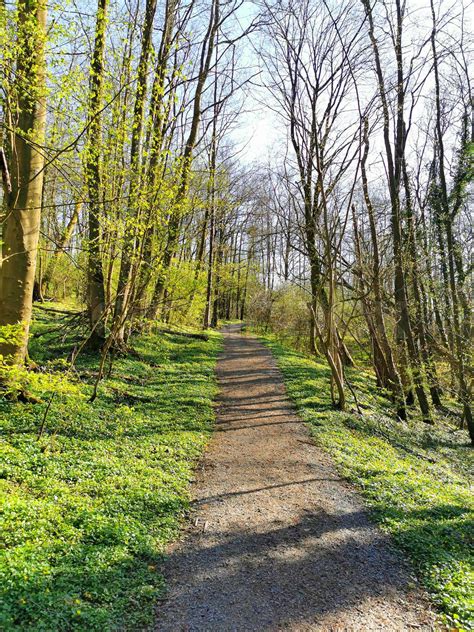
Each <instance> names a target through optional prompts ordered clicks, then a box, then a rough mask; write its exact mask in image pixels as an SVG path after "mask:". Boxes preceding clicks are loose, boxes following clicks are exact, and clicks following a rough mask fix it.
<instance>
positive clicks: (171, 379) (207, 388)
mask: <svg viewBox="0 0 474 632" xmlns="http://www.w3.org/2000/svg"><path fill="white" fill-rule="evenodd" d="M51 322H52V319H51V316H50V315H44V313H42V314H40V315H39V316H38V315H37V321H36V323H35V326H34V331H37V332H38V331H41V330H43V331H45V332H46V331H47V330H48V329H49V328H50V327H51ZM133 345H134V349H135V351H136V353H133V354H130V355H128V356H127V357H123V358H120V359H117V360H116V362H115V363H114V365H113V369H112V373H111V375H110V377H109V378H108V379H107V380H105V381H104V382H102V383H101V385H100V388H99V393H100V395H99V398H98V399H97V400H96V401H95V402H94V403H93V404H91V403H89V402H88V398H89V396H90V393H91V390H92V384H93V382H94V378H95V375H96V371H97V358H96V357H93V356H87V355H83V356H81V357H80V358H79V360H78V363H77V367H76V370H75V371H72V372H71V370H70V367H69V365H68V363H67V361H66V360H65V352H66V349H67V346H68V341H67V340H66V341H62V340H60V339H57V338H56V339H55V338H54V334H51V335H49V334H48V335H47V336H46V337H45V338H40V339H38V340H36V341H35V340H34V341H33V345H32V350H31V355H32V359H33V360H34V361H36V362H37V363H39V365H40V370H39V371H38V372H36V373H32V374H31V380H30V382H29V385H28V387H29V390H30V392H31V393H32V394H33V395H34V396H36V397H37V398H38V399H40V400H41V401H40V402H39V403H31V402H30V403H26V404H25V403H14V402H11V401H7V400H5V399H4V400H1V399H0V424H1V426H2V434H3V441H2V448H1V450H2V460H1V463H2V466H1V474H0V494H1V497H2V505H3V507H4V510H3V517H2V524H1V532H2V536H3V540H4V549H3V552H2V565H1V577H0V579H1V583H2V587H3V597H2V604H1V612H2V614H1V618H0V628H1V629H2V630H31V631H40V630H41V631H43V630H48V631H52V630H84V631H85V630H87V631H95V630H97V631H101V632H103V631H105V630H117V629H120V630H137V629H143V628H144V627H146V626H147V625H148V624H150V623H151V622H152V621H153V608H154V605H155V604H156V600H157V596H158V595H159V594H160V593H161V592H162V590H163V578H162V576H161V574H160V572H159V564H160V560H161V555H162V552H163V548H164V546H165V544H166V543H167V542H169V541H170V540H171V539H172V538H173V537H175V536H176V533H177V530H178V528H179V525H180V523H181V521H182V518H183V515H184V514H185V512H186V510H187V507H188V488H189V482H190V480H191V478H192V472H193V466H194V465H195V463H196V460H197V459H198V458H199V456H200V455H201V453H202V451H203V448H204V446H205V444H206V442H207V440H208V437H209V432H210V430H211V427H212V423H213V419H214V411H213V399H214V396H215V392H216V385H215V377H214V366H215V361H216V356H217V353H218V350H219V348H220V337H219V335H218V334H213V333H211V334H210V337H209V341H207V342H206V341H204V340H196V339H190V338H185V337H183V336H180V335H179V334H176V335H175V334H162V333H161V334H157V335H146V336H142V337H140V338H139V339H136V340H134V341H133ZM51 398H52V399H51ZM48 406H49V409H48V413H47V415H46V417H45V412H46V410H47V408H48ZM43 422H44V429H43V432H42V433H41V432H40V428H41V425H42V424H43ZM39 435H41V436H40V438H39V439H38V436H39Z"/></svg>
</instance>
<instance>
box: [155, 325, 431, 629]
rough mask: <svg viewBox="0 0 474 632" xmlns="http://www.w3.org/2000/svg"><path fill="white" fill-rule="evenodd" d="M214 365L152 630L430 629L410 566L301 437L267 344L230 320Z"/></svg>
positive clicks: (303, 429) (304, 431) (304, 432)
mask: <svg viewBox="0 0 474 632" xmlns="http://www.w3.org/2000/svg"><path fill="white" fill-rule="evenodd" d="M217 373H218V379H219V384H220V395H219V400H218V403H219V409H218V416H217V426H216V433H215V437H214V439H213V440H212V442H211V445H210V448H209V450H208V451H207V453H206V457H205V460H204V461H203V462H202V465H201V468H200V472H199V476H198V483H196V485H195V486H194V490H193V491H194V501H193V507H194V513H193V518H194V519H193V520H192V521H191V523H190V526H189V527H188V529H187V532H186V533H185V534H184V537H183V539H182V540H181V541H180V542H178V543H176V544H175V545H173V546H172V548H171V549H170V551H169V557H168V560H167V563H166V565H165V569H164V573H165V576H166V578H167V581H168V585H169V593H168V599H167V600H166V601H163V602H162V603H161V604H160V606H159V608H158V622H157V627H156V629H157V630H158V631H161V632H178V631H180V630H182V631H183V632H184V631H203V630H206V632H211V631H215V632H227V631H229V632H230V631H237V630H241V631H245V632H250V631H253V630H255V631H259V632H264V631H266V630H268V631H277V630H324V631H330V630H334V631H336V630H344V631H349V630H364V631H365V630H367V631H368V630H391V631H395V630H410V629H418V630H420V629H421V630H431V629H432V626H433V617H432V614H431V612H430V607H429V604H428V601H427V599H426V597H425V595H424V593H423V591H422V590H421V589H420V588H419V587H418V585H417V582H416V580H415V579H414V578H413V576H412V574H411V571H410V568H409V566H408V565H407V564H406V563H405V562H404V560H403V559H402V557H401V555H400V554H399V553H397V552H396V551H395V550H394V548H393V547H392V545H391V542H390V540H389V538H388V536H387V535H384V534H383V533H382V531H380V530H379V529H378V528H377V527H375V526H374V525H373V523H372V522H371V520H370V519H369V517H368V515H367V512H366V511H365V509H364V505H363V503H362V501H361V499H360V498H359V497H358V495H357V494H356V492H355V491H354V490H353V488H352V487H351V486H350V485H349V484H348V483H347V482H345V481H344V480H343V479H342V478H341V476H340V475H339V474H338V473H337V471H336V469H335V467H334V466H333V465H332V463H331V461H330V459H329V458H328V456H327V455H326V454H325V453H324V452H323V451H321V449H320V448H318V447H317V446H316V445H315V444H314V442H313V441H312V440H311V438H310V433H309V430H308V427H307V426H306V424H305V423H304V422H303V421H302V419H301V418H300V417H299V416H298V415H297V413H296V412H295V409H294V406H293V404H292V403H291V402H290V399H289V397H288V395H287V393H286V390H285V386H284V383H283V379H282V376H281V373H280V371H279V369H278V368H277V367H276V364H275V362H274V360H273V358H272V355H271V353H270V351H269V350H268V349H267V348H265V346H264V345H263V344H261V343H260V342H259V341H258V340H257V339H256V338H254V337H246V336H242V335H241V333H240V330H239V326H238V325H233V326H229V327H228V328H227V331H226V332H225V347H224V354H223V356H222V357H221V358H220V360H219V362H218V371H217Z"/></svg>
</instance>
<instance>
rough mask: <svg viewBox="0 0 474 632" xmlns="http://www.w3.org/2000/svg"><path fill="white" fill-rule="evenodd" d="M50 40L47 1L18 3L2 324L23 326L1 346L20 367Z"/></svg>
mask: <svg viewBox="0 0 474 632" xmlns="http://www.w3.org/2000/svg"><path fill="white" fill-rule="evenodd" d="M32 29H33V32H34V35H33V34H32ZM45 40H46V2H45V0H36V1H28V0H19V2H18V41H17V46H18V58H17V69H16V79H15V88H16V91H17V94H18V102H17V110H16V111H15V112H9V113H8V116H9V117H10V123H11V124H10V128H11V129H12V130H15V131H12V132H11V133H10V138H9V141H10V147H9V150H10V151H9V159H10V161H11V170H10V172H11V182H10V186H11V191H9V192H8V190H7V195H6V198H7V204H6V206H7V209H6V210H7V213H6V218H5V221H4V224H3V247H2V267H1V276H0V325H17V324H19V325H20V326H21V335H20V336H19V337H18V339H17V340H16V341H10V342H6V343H3V344H0V354H2V355H4V356H9V357H10V360H11V362H13V363H17V364H21V363H22V362H24V360H25V358H26V355H27V347H28V335H29V327H30V321H31V312H32V300H33V287H34V282H35V271H36V260H37V253H38V241H39V233H40V221H41V198H42V190H43V175H44V171H43V169H44V154H43V145H44V138H45V128H46V73H45V58H44V50H45ZM32 141H33V142H32ZM6 188H7V189H8V188H9V187H6Z"/></svg>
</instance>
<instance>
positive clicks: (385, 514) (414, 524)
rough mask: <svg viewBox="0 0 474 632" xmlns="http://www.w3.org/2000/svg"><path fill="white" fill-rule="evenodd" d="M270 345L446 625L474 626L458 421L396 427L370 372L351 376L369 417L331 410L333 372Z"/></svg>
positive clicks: (308, 417) (468, 458)
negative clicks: (330, 384) (404, 554)
mask: <svg viewBox="0 0 474 632" xmlns="http://www.w3.org/2000/svg"><path fill="white" fill-rule="evenodd" d="M263 341H264V342H265V343H266V344H267V345H268V346H269V347H270V348H271V350H272V352H273V353H274V355H275V356H276V358H277V360H278V363H279V366H280V368H281V370H282V373H283V376H284V379H285V382H286V386H287V389H288V393H289V395H290V397H291V398H292V400H293V401H294V402H295V404H296V406H297V408H298V410H299V412H300V414H301V416H302V417H303V419H304V420H305V421H307V422H308V423H309V424H310V427H311V431H312V434H313V436H314V438H315V440H316V442H317V443H318V444H319V445H320V446H322V447H323V448H324V449H325V450H327V451H328V452H329V453H330V454H331V455H332V457H333V458H334V460H335V462H336V464H337V466H338V467H339V469H340V471H341V473H342V474H343V475H344V476H345V477H346V478H347V479H349V480H350V481H352V482H353V483H355V484H356V485H357V487H358V488H359V490H360V491H361V492H362V494H363V495H364V497H365V499H366V501H367V503H368V505H369V506H370V509H371V512H372V514H373V516H374V518H375V520H376V521H377V522H378V523H379V524H380V526H381V527H382V529H383V530H385V531H386V532H388V533H390V534H391V536H392V538H393V540H394V541H395V543H396V544H397V545H398V546H399V547H401V548H402V549H403V550H404V552H405V553H406V554H407V556H408V557H409V559H411V561H412V563H413V566H414V568H415V570H416V571H417V573H418V575H419V577H420V579H421V581H422V582H423V584H424V586H425V587H426V589H427V590H428V592H429V594H430V595H431V598H432V600H433V602H434V603H435V604H436V606H437V608H438V610H439V612H440V618H441V621H442V623H443V624H446V625H447V626H448V627H450V628H451V629H455V630H473V629H474V581H473V580H474V573H473V564H472V562H473V557H472V553H473V549H472V544H473V535H474V529H473V526H474V524H473V517H474V502H473V495H472V488H471V487H470V480H471V479H470V477H471V476H472V465H473V450H472V448H471V447H470V446H469V443H468V440H467V435H466V433H465V431H459V430H456V428H455V426H454V425H453V424H452V423H450V421H449V419H443V418H439V419H438V420H437V423H436V425H435V426H434V427H432V426H427V425H426V424H423V422H422V421H421V420H418V419H416V418H413V419H412V420H411V421H410V422H408V423H401V422H397V421H395V420H394V418H393V415H392V414H391V411H390V410H389V406H388V403H387V400H386V399H385V398H384V397H382V396H381V395H380V394H379V393H378V391H377V389H376V387H375V384H374V380H373V378H372V377H371V375H370V374H369V373H367V372H364V371H363V370H362V371H361V370H352V371H349V372H348V378H349V379H350V381H351V384H352V386H353V388H354V392H355V394H356V396H357V399H358V402H359V407H360V411H361V413H362V414H360V413H359V412H358V411H357V410H356V407H355V404H354V405H353V407H352V410H350V411H349V412H344V413H342V412H337V411H335V410H333V409H332V407H331V401H330V395H329V392H330V391H329V378H330V372H329V369H328V368H327V366H326V365H325V364H323V363H321V362H318V361H317V360H315V359H314V358H308V357H307V356H304V355H302V354H299V353H297V352H294V351H292V350H290V349H288V348H286V347H284V346H282V345H281V344H280V343H279V342H277V340H276V339H275V338H273V337H272V336H266V337H264V338H263Z"/></svg>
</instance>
